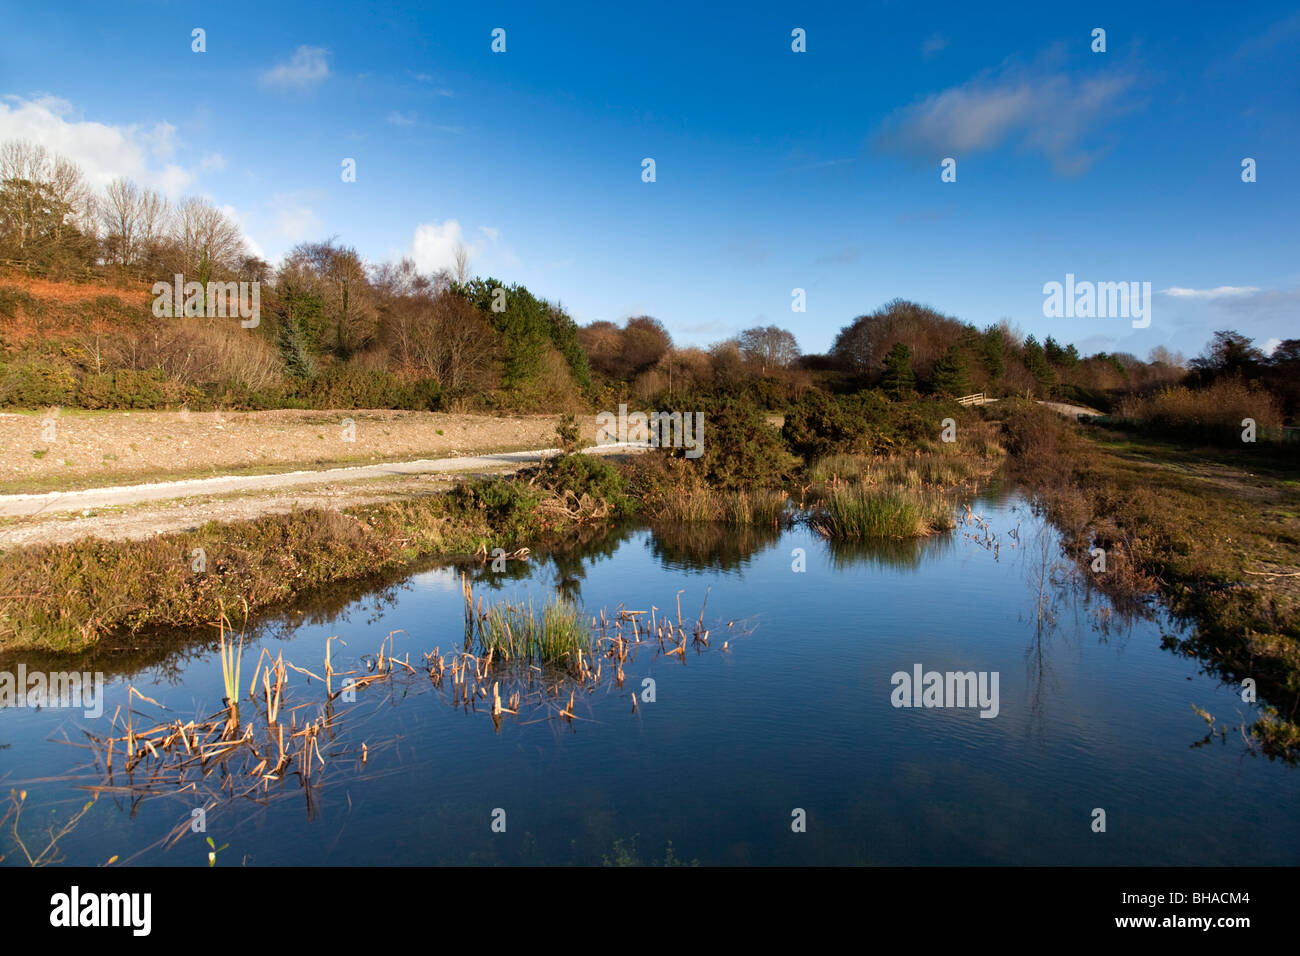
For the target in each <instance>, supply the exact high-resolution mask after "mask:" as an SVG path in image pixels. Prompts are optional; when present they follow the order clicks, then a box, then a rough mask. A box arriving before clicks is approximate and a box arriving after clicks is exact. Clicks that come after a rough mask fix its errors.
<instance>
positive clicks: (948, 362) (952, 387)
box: [930, 345, 970, 397]
mask: <svg viewBox="0 0 1300 956" xmlns="http://www.w3.org/2000/svg"><path fill="white" fill-rule="evenodd" d="M969 387H970V379H969V378H967V376H966V359H965V357H964V356H963V355H962V352H961V349H960V348H959V347H958V346H956V345H954V346H952V347H951V348H949V349H948V351H947V352H945V353H944V354H943V357H942V358H941V359H939V361H938V362H936V363H935V365H934V371H933V373H932V374H931V376H930V388H931V389H933V390H934V391H935V392H937V393H938V394H940V395H950V396H953V397H956V396H959V395H965V394H966V390H967V389H968V388H969Z"/></svg>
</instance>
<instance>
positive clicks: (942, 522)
mask: <svg viewBox="0 0 1300 956" xmlns="http://www.w3.org/2000/svg"><path fill="white" fill-rule="evenodd" d="M813 523H814V525H815V526H816V527H817V528H818V529H820V530H821V531H822V533H824V534H825V535H826V536H827V537H830V538H847V539H851V540H870V539H873V538H918V537H924V536H926V535H929V534H932V533H934V532H936V531H944V530H947V529H948V528H951V527H952V526H953V519H952V512H951V507H950V506H949V505H948V503H947V502H946V501H945V500H944V499H943V498H942V497H940V496H937V495H935V494H932V493H931V492H929V491H926V490H924V489H914V488H898V487H893V488H871V487H866V486H862V485H855V486H850V487H847V488H839V489H837V490H836V491H834V492H832V493H831V495H830V496H828V497H827V499H826V502H825V511H824V513H823V514H821V515H819V516H818V517H817V518H816V519H814V522H813Z"/></svg>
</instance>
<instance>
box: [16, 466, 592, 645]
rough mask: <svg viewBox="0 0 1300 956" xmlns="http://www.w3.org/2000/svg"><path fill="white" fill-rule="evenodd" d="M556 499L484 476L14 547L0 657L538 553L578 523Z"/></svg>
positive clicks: (202, 620) (192, 623)
mask: <svg viewBox="0 0 1300 956" xmlns="http://www.w3.org/2000/svg"><path fill="white" fill-rule="evenodd" d="M554 498H555V496H554V495H553V494H552V493H549V492H544V491H540V490H538V489H534V488H530V487H528V486H526V485H524V484H522V483H520V482H511V481H509V480H506V479H486V480H481V481H474V482H469V483H466V484H464V485H459V486H457V487H456V488H455V489H453V490H452V491H451V492H450V493H446V494H442V493H435V494H430V495H427V496H424V497H420V498H409V499H403V500H398V501H389V502H383V503H379V504H366V505H359V506H356V507H354V508H349V509H347V510H345V511H334V510H329V509H318V508H308V509H295V510H294V511H291V512H289V513H287V514H276V515H263V516H261V517H258V518H256V519H253V520H248V521H235V522H230V523H226V524H218V523H215V522H211V523H209V524H206V525H204V526H202V527H200V528H198V529H196V530H194V531H188V532H182V533H179V534H170V535H160V536H158V537H155V538H150V539H147V540H143V541H105V540H102V539H97V538H87V539H82V540H79V541H76V542H72V543H69V544H59V545H42V546H34V547H29V548H18V549H12V550H10V551H8V552H6V553H5V554H4V555H3V559H2V560H0V652H2V653H9V652H13V651H19V650H37V649H40V650H48V651H54V652H70V651H75V650H79V649H82V648H85V647H88V646H91V645H93V644H95V643H96V642H97V641H99V639H100V638H102V637H103V636H105V635H107V634H112V633H135V632H138V631H140V630H142V629H144V628H149V627H194V626H201V625H205V624H211V623H212V622H215V621H217V620H220V619H221V616H222V615H223V613H224V609H226V608H233V607H237V606H241V605H242V604H243V603H244V602H246V611H245V618H246V617H247V615H248V614H251V613H253V612H259V611H263V610H266V609H269V608H272V607H275V606H280V605H283V604H285V603H288V602H291V601H293V600H294V599H295V598H298V597H300V596H302V595H305V594H307V593H310V592H312V591H314V590H316V589H319V588H322V587H325V586H328V585H333V584H338V583H341V582H344V581H352V580H364V579H366V578H368V577H371V576H374V575H379V574H384V573H391V572H393V571H396V570H399V569H401V568H403V567H405V566H407V565H409V564H410V563H411V562H412V561H414V560H416V559H417V558H421V557H427V556H432V555H455V554H472V553H474V552H476V551H479V550H480V549H487V550H488V551H490V550H491V549H492V548H495V547H503V548H505V549H506V550H508V551H509V550H514V549H516V548H518V547H519V546H521V545H523V544H527V545H528V546H530V547H534V548H535V547H537V545H538V544H539V542H544V541H546V540H548V539H549V538H550V537H552V536H554V535H557V534H560V533H562V532H564V531H567V530H569V529H570V528H571V527H572V526H573V525H574V523H575V522H574V520H573V519H572V518H571V517H569V513H568V512H567V511H565V510H564V509H548V508H547V507H546V504H547V502H548V501H550V500H552V499H554ZM195 549H202V550H203V552H204V554H205V556H206V569H205V570H204V571H203V572H202V573H196V572H195V571H193V570H192V569H191V561H192V555H193V553H194V551H195ZM240 623H241V622H239V621H236V622H235V624H236V626H238V625H239V624H240Z"/></svg>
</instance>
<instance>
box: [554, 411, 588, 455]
mask: <svg viewBox="0 0 1300 956" xmlns="http://www.w3.org/2000/svg"><path fill="white" fill-rule="evenodd" d="M555 434H556V437H558V438H559V439H560V449H561V450H562V451H563V452H564V454H566V455H571V454H573V453H574V452H575V451H577V450H578V444H579V442H581V440H582V431H581V430H580V429H579V428H578V422H577V420H576V419H575V418H574V417H573V415H572V414H566V415H565V416H564V417H563V418H561V419H560V424H558V425H556V426H555Z"/></svg>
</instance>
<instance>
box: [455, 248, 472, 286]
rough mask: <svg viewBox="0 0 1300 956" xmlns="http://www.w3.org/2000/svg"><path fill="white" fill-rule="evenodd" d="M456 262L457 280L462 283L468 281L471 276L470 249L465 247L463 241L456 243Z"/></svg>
mask: <svg viewBox="0 0 1300 956" xmlns="http://www.w3.org/2000/svg"><path fill="white" fill-rule="evenodd" d="M455 262H456V265H455V275H456V281H457V282H458V283H462V284H463V283H465V282H468V281H469V276H470V271H469V250H468V249H466V248H465V243H463V242H458V243H456V252H455Z"/></svg>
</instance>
